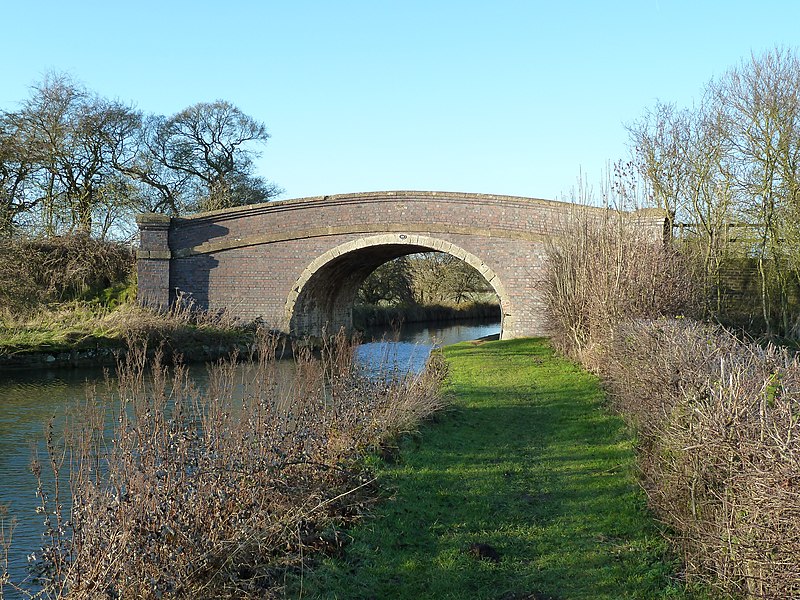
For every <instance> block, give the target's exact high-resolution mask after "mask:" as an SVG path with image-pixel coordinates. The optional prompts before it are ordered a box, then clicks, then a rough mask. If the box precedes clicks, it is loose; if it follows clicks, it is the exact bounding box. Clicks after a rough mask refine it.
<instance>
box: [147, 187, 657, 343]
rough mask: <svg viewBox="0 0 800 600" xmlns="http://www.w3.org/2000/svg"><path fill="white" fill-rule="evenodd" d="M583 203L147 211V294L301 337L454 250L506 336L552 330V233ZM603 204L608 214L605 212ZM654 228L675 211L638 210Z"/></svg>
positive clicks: (408, 196)
mask: <svg viewBox="0 0 800 600" xmlns="http://www.w3.org/2000/svg"><path fill="white" fill-rule="evenodd" d="M572 210H574V205H572V204H568V203H563V202H554V201H550V200H537V199H532V198H517V197H512V196H494V195H487V194H462V193H448V192H372V193H361V194H344V195H338V196H324V197H318V198H302V199H299V200H286V201H282V202H269V203H266V204H258V205H252V206H245V207H241V208H234V209H228V210H221V211H215V212H210V213H205V214H200V215H196V216H192V217H173V218H170V217H167V216H164V215H154V214H148V215H142V216H140V217H139V219H138V222H139V228H140V233H141V248H140V250H139V253H138V261H137V262H138V276H139V298H140V301H141V302H142V303H144V304H146V305H151V306H160V307H164V306H167V305H169V304H170V303H171V302H174V300H175V298H176V297H177V295H178V294H180V293H184V294H188V295H189V296H191V297H192V298H193V299H194V300H195V302H196V303H197V305H199V306H200V307H201V308H206V309H210V310H214V311H215V310H219V309H225V310H226V311H227V312H228V313H230V314H233V315H235V316H239V317H242V318H245V319H253V318H256V317H262V318H263V319H264V320H265V321H266V322H267V323H269V324H271V325H273V326H275V327H276V328H279V329H281V330H283V331H285V332H287V333H292V334H295V335H319V334H320V333H321V331H322V328H323V326H325V325H326V324H327V325H328V330H329V331H330V330H335V329H338V328H339V326H345V327H350V326H351V325H352V312H351V308H352V302H353V299H354V297H355V294H356V291H357V290H358V288H359V286H360V285H361V283H362V282H363V281H364V279H365V278H366V277H367V275H369V274H370V273H371V272H372V271H373V270H374V269H376V268H377V267H378V266H380V265H381V264H383V263H385V262H387V261H389V260H391V259H393V258H397V257H399V256H404V255H406V254H413V253H417V252H431V251H433V252H446V253H448V254H452V255H453V256H456V257H458V258H460V259H462V260H463V261H465V262H467V263H468V264H470V265H472V266H473V267H475V268H476V269H477V270H478V271H479V272H480V273H481V274H482V275H483V276H484V277H485V278H486V280H487V281H488V282H489V284H490V285H491V286H492V288H494V291H495V292H496V293H497V295H498V297H499V298H500V304H501V309H502V314H503V324H502V337H503V338H513V337H520V336H536V335H546V333H547V321H546V316H545V311H544V305H543V299H542V287H543V286H542V282H543V277H544V272H543V271H544V264H545V255H546V240H547V238H548V237H550V236H553V235H558V234H559V232H560V231H561V230H562V224H563V222H564V220H565V219H566V217H567V216H568V215H569V213H570V211H572ZM595 210H599V209H595ZM637 221H638V222H640V223H641V225H642V226H644V227H648V228H652V230H653V233H654V234H661V233H662V232H663V231H664V216H663V215H661V214H655V213H651V212H642V213H641V214H637Z"/></svg>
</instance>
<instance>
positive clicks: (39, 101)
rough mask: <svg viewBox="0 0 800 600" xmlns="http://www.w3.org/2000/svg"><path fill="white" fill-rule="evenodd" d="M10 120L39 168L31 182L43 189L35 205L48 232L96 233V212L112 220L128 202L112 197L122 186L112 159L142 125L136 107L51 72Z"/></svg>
mask: <svg viewBox="0 0 800 600" xmlns="http://www.w3.org/2000/svg"><path fill="white" fill-rule="evenodd" d="M5 118H6V120H7V121H8V122H9V123H10V124H12V126H13V127H14V128H15V129H16V131H17V133H18V136H19V139H20V140H21V144H23V145H24V148H25V150H24V153H23V155H24V156H25V157H26V159H27V160H29V161H30V162H31V163H33V164H35V165H36V167H37V168H36V169H31V170H30V171H29V172H28V174H27V184H28V185H30V186H35V187H36V188H37V189H38V195H39V200H38V202H36V203H34V204H35V205H36V206H37V207H38V208H39V210H40V213H39V215H40V227H41V229H42V230H43V231H44V232H45V233H47V234H50V235H52V234H55V233H57V232H59V231H62V230H66V231H72V232H76V231H77V232H82V233H85V234H90V233H92V225H93V219H95V218H96V217H98V215H96V214H94V213H95V211H96V210H100V211H101V212H102V213H104V214H102V215H99V216H100V218H101V220H106V221H107V220H108V219H109V218H111V216H110V215H109V214H108V211H109V210H114V211H116V210H117V209H118V208H120V207H121V206H122V205H123V204H124V198H118V199H117V200H118V201H114V202H108V198H109V195H110V194H112V193H113V191H114V189H116V188H115V186H116V181H114V176H113V171H112V168H111V165H112V162H113V160H112V157H113V156H114V154H115V153H117V152H118V148H119V146H120V145H122V144H124V143H125V141H126V140H127V139H128V138H129V137H130V135H131V134H132V132H133V131H135V129H136V128H137V126H138V118H137V115H136V114H135V113H134V112H133V111H132V110H131V109H129V108H128V107H126V106H124V105H122V104H120V103H118V102H111V101H107V100H104V99H102V98H99V97H97V96H95V95H93V94H91V93H89V92H88V91H87V90H86V89H84V88H83V87H82V86H80V85H78V84H76V83H74V82H73V81H72V80H71V79H69V78H68V77H67V76H65V75H50V76H48V77H47V78H45V80H44V81H43V82H42V83H41V84H39V85H38V86H35V87H34V89H33V94H32V96H31V97H30V98H29V99H28V100H27V101H25V102H24V103H23V105H22V108H21V110H19V111H17V112H15V113H8V114H6V115H5ZM109 184H111V187H106V186H107V185H109ZM101 198H105V201H101Z"/></svg>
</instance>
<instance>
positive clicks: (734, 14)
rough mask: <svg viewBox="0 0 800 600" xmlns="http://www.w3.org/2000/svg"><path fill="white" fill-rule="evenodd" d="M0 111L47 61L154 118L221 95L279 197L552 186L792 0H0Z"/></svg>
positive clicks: (622, 143) (553, 190)
mask: <svg viewBox="0 0 800 600" xmlns="http://www.w3.org/2000/svg"><path fill="white" fill-rule="evenodd" d="M0 14H1V15H2V17H0V18H2V21H3V27H2V30H3V34H2V37H0V47H2V56H3V59H2V65H1V66H0V108H1V109H4V110H10V109H13V108H14V107H15V106H16V104H17V103H18V102H19V101H21V100H23V99H24V98H25V97H27V95H28V93H29V87H30V85H31V84H33V83H35V82H36V81H39V80H41V78H42V76H43V75H44V74H45V73H46V72H48V71H58V72H66V73H69V74H70V75H72V76H73V77H74V78H75V79H77V80H78V81H80V82H82V83H83V84H85V85H86V86H87V87H88V88H89V89H91V90H93V91H95V92H97V93H99V94H101V95H103V96H107V97H110V98H116V99H119V100H123V101H125V102H130V103H132V104H134V105H136V106H137V107H138V108H139V109H141V110H143V111H145V112H151V113H159V114H165V115H170V114H173V113H175V112H177V111H179V110H181V109H183V108H185V107H187V106H189V105H191V104H194V103H196V102H200V101H211V100H215V99H225V100H228V101H230V102H232V103H234V104H235V105H237V106H238V107H239V108H241V109H242V110H243V111H244V112H246V113H247V114H249V115H251V116H253V117H255V118H257V119H259V120H261V121H263V122H265V123H266V124H267V126H268V128H269V130H270V133H271V134H272V139H271V140H270V142H269V144H268V145H267V147H266V148H265V149H264V152H263V156H262V158H261V159H260V160H259V162H258V165H259V173H260V174H261V175H263V176H265V177H267V178H268V179H271V180H273V181H275V182H276V183H278V184H279V185H281V186H282V187H283V188H285V190H286V193H285V194H284V196H283V198H295V197H302V196H313V195H324V194H335V193H343V192H357V191H372V190H390V189H424V190H447V191H469V192H486V193H500V194H513V195H522V196H536V197H543V198H558V197H562V195H563V194H564V193H566V192H568V190H569V189H570V188H571V187H572V186H574V184H575V182H576V179H577V176H578V173H579V170H582V171H583V173H584V175H585V176H586V177H587V179H588V180H589V182H590V183H596V182H598V181H599V180H600V178H601V175H602V172H603V170H604V169H605V166H606V164H607V162H608V161H610V160H616V159H619V158H624V157H626V156H627V154H628V150H627V133H626V131H625V129H624V126H623V123H625V122H630V121H632V120H635V119H636V118H638V117H640V116H641V115H642V113H643V111H644V110H645V109H646V108H648V107H651V106H653V104H654V103H655V102H656V101H657V100H661V101H668V102H675V103H677V104H678V105H681V106H684V105H691V103H692V102H693V101H695V100H697V99H699V97H700V94H701V91H702V87H703V85H704V84H705V83H706V82H708V81H709V80H710V79H711V78H713V77H715V76H719V75H721V74H722V73H724V71H725V70H727V69H728V68H729V67H731V66H733V65H735V64H737V63H738V62H739V61H740V60H741V59H743V58H746V57H748V56H749V55H750V53H751V51H753V52H756V53H760V52H762V51H765V50H769V49H771V48H774V47H775V46H777V45H786V46H790V47H796V46H797V45H798V43H800V33H798V31H799V30H798V23H800V2H797V0H784V1H773V0H754V1H752V2H744V1H736V0H728V1H716V0H715V1H703V0H636V1H634V0H629V1H618V2H617V1H613V0H606V1H581V2H577V1H572V2H570V1H569V0H563V1H556V0H546V1H538V0H536V1H533V0H532V1H529V2H522V1H516V2H514V1H508V0H491V1H490V0H485V1H470V0H460V1H439V2H437V1H436V0H422V1H416V0H410V1H408V0H407V1H403V2H400V1H380V0H371V1H363V2H362V1H359V2H349V1H346V0H340V1H338V2H332V1H318V2H310V1H303V0H298V1H291V0H284V1H280V2H278V1H271V0H261V1H258V0H252V1H245V0H229V1H228V2H221V1H214V2H207V1H205V0H157V1H156V0H140V1H135V2H109V1H108V0H102V1H95V0H91V1H86V0H76V1H74V2H64V1H63V0H35V1H32V2H10V1H8V0H7V1H5V2H3V7H2V11H0Z"/></svg>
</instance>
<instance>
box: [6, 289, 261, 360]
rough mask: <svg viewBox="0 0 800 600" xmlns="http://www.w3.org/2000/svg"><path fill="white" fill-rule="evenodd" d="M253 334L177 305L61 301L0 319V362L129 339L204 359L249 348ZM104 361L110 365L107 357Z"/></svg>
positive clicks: (112, 345) (116, 346)
mask: <svg viewBox="0 0 800 600" xmlns="http://www.w3.org/2000/svg"><path fill="white" fill-rule="evenodd" d="M254 331H255V327H254V326H253V325H252V324H251V325H243V324H240V323H237V322H235V321H233V320H231V319H227V318H224V317H221V316H219V315H210V314H207V313H203V312H200V311H190V310H188V309H187V310H182V309H181V308H179V307H176V308H174V309H173V310H170V311H168V312H164V313H159V312H155V311H152V310H148V309H146V308H143V307H140V306H138V305H136V304H135V302H134V301H129V302H125V303H122V304H117V305H114V306H104V305H102V304H100V303H98V302H80V301H72V302H64V303H60V304H54V305H50V306H46V307H41V308H39V309H38V310H36V311H32V312H30V313H28V314H26V315H10V314H6V315H0V364H3V363H4V362H8V360H10V359H14V358H24V356H25V355H36V354H45V353H47V354H59V353H65V352H66V353H69V352H74V351H85V350H92V349H109V350H122V349H126V348H127V347H128V344H129V342H130V340H132V339H136V340H141V339H147V340H149V341H150V342H151V346H152V347H157V346H158V345H159V344H161V343H162V342H163V346H164V351H165V352H166V353H167V354H172V353H173V352H174V353H179V354H181V355H182V356H183V357H184V358H185V359H186V360H207V359H209V358H216V357H217V356H218V355H219V356H226V355H227V354H228V353H229V352H230V351H231V350H232V349H234V348H239V347H247V346H249V345H251V344H252V342H253V339H254V338H253V334H254ZM104 356H105V355H104ZM107 357H108V358H110V359H111V363H112V364H113V354H107Z"/></svg>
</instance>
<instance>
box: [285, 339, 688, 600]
mask: <svg viewBox="0 0 800 600" xmlns="http://www.w3.org/2000/svg"><path fill="white" fill-rule="evenodd" d="M445 355H446V358H447V360H448V362H449V363H450V368H451V375H450V383H449V387H448V389H449V392H450V393H451V394H452V395H453V396H454V402H455V408H454V409H453V410H452V411H450V412H448V413H446V414H444V415H442V416H440V417H439V418H438V419H437V422H434V423H430V424H428V425H426V426H425V427H423V428H422V429H421V430H420V432H419V434H418V435H415V436H412V437H409V438H407V439H406V441H405V442H404V443H403V445H402V447H401V448H400V452H399V453H398V454H397V456H396V457H395V458H394V460H393V461H392V460H390V461H389V462H383V461H381V462H380V463H379V464H378V465H376V467H377V470H378V474H379V482H380V484H381V486H382V487H383V488H384V489H385V490H387V491H386V499H385V502H384V503H383V504H382V505H381V506H380V508H379V509H378V512H377V514H376V515H375V517H374V518H372V519H371V520H369V521H367V522H366V523H365V524H363V525H361V526H359V527H358V528H357V529H355V530H353V531H352V532H351V535H352V543H351V544H350V545H349V546H348V547H347V548H346V550H345V551H344V553H343V555H342V556H341V557H339V558H329V559H326V560H325V561H324V562H323V564H321V565H319V566H318V567H317V568H315V569H311V570H310V571H309V572H306V573H305V574H304V577H303V579H302V581H300V580H298V581H295V582H294V590H293V592H294V594H295V596H292V597H296V596H299V595H300V594H301V593H302V596H303V597H306V598H342V599H344V598H347V599H356V598H365V599H366V598H399V599H402V598H409V599H411V598H415V599H416V598H471V599H472V598H493V599H505V600H512V599H520V600H521V599H537V600H543V599H547V598H550V599H554V600H555V599H579V598H591V599H599V598H608V599H619V598H643V599H645V598H646V599H655V598H674V599H678V598H694V597H697V596H693V595H691V594H690V593H689V592H687V591H685V590H684V589H683V585H682V584H681V583H680V582H678V581H676V580H675V579H674V578H673V574H674V573H675V572H676V571H677V570H678V569H679V565H678V564H676V563H675V561H674V560H673V558H672V557H671V555H670V554H669V552H668V550H667V546H666V544H665V542H664V540H663V538H662V536H661V535H660V532H659V529H658V527H657V526H656V525H655V524H654V523H653V521H652V520H651V517H650V515H649V514H648V512H647V510H646V508H645V500H644V497H643V494H642V493H641V491H640V488H639V487H638V485H637V483H636V475H635V466H634V463H635V457H634V452H633V448H632V445H633V442H632V440H631V438H630V435H629V433H628V430H627V429H626V428H625V426H624V425H623V423H622V422H621V420H620V419H618V418H617V417H614V416H611V415H610V414H609V413H608V412H607V410H606V408H605V405H604V395H603V392H602V391H601V389H600V387H599V384H598V381H597V379H596V378H594V377H593V376H591V375H588V374H586V373H585V372H583V371H582V370H580V369H578V368H577V367H576V366H574V365H573V364H572V363H569V362H567V361H565V360H562V359H559V358H556V357H555V356H554V355H553V352H552V350H551V349H550V347H549V346H548V344H547V343H546V342H545V341H543V340H514V341H504V342H488V343H483V344H477V343H465V344H459V345H456V346H453V347H449V348H446V349H445ZM389 458H390V459H391V458H392V457H389ZM476 544H485V545H486V546H477V545H476ZM495 553H496V554H495ZM301 587H302V591H301ZM290 596H291V594H290Z"/></svg>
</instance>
